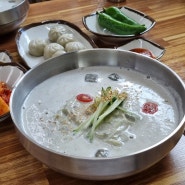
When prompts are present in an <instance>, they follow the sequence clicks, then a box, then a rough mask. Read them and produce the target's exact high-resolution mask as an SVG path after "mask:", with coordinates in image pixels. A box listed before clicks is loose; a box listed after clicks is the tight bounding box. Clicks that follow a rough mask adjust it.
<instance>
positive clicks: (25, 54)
mask: <svg viewBox="0 0 185 185" xmlns="http://www.w3.org/2000/svg"><path fill="white" fill-rule="evenodd" d="M59 24H61V25H63V26H64V27H65V28H66V29H67V30H69V32H71V33H73V34H74V36H75V38H76V40H78V41H80V42H82V43H83V45H84V46H85V48H87V49H92V48H94V47H96V45H95V44H94V42H93V41H92V40H91V39H90V38H89V37H88V36H87V35H86V34H85V33H83V32H82V31H81V30H80V29H79V28H78V27H77V26H75V25H74V24H72V23H69V22H67V21H63V20H53V21H43V22H39V23H33V24H30V25H27V26H25V27H22V28H21V29H19V30H18V33H17V35H16V44H17V48H18V52H19V54H20V56H21V57H22V59H23V60H24V61H25V63H26V64H27V66H28V67H30V68H33V67H34V66H36V65H38V64H40V63H42V62H44V61H45V59H44V57H34V56H31V55H30V54H29V49H28V45H29V42H30V41H31V40H33V39H38V38H39V39H45V40H46V39H48V32H49V30H50V28H51V27H53V26H55V25H59Z"/></svg>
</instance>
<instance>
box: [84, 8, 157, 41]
mask: <svg viewBox="0 0 185 185" xmlns="http://www.w3.org/2000/svg"><path fill="white" fill-rule="evenodd" d="M119 8H120V10H121V11H122V12H123V13H124V14H125V15H127V16H128V17H130V18H131V19H133V20H135V21H136V22H138V23H139V24H144V25H145V26H146V28H147V29H146V30H145V31H144V32H142V33H140V34H139V35H142V34H144V33H146V32H148V31H149V30H150V29H151V28H152V27H153V26H154V25H155V23H156V22H155V20H154V19H153V18H151V17H150V16H148V15H146V14H144V13H142V12H139V11H137V10H134V9H131V8H128V7H119ZM102 11H103V10H102ZM102 11H100V12H102ZM97 18H98V14H97V13H93V14H90V15H86V16H84V17H83V24H84V26H85V27H86V29H87V30H88V31H90V32H92V33H93V34H95V35H96V36H100V37H104V38H106V39H109V38H111V37H113V38H114V39H116V40H115V41H117V40H118V39H119V40H121V39H122V40H123V39H128V38H129V39H131V38H134V37H136V36H138V35H116V34H114V33H111V32H109V31H107V30H105V29H103V28H102V27H101V26H99V24H98V21H97Z"/></svg>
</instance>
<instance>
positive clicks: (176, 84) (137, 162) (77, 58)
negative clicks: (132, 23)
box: [10, 49, 185, 180]
mask: <svg viewBox="0 0 185 185" xmlns="http://www.w3.org/2000/svg"><path fill="white" fill-rule="evenodd" d="M94 67H95V68H96V69H98V70H102V73H104V72H105V71H104V70H106V69H107V68H110V69H111V70H112V69H113V70H114V68H116V69H118V70H121V71H122V70H124V71H127V72H126V74H128V73H129V72H131V71H133V72H134V73H135V72H136V73H137V74H142V75H145V77H146V78H145V80H151V81H154V82H156V83H158V84H160V86H162V89H163V90H165V92H166V91H167V92H168V93H169V94H170V97H172V101H173V102H174V104H175V107H176V110H177V111H176V112H175V113H176V115H175V117H176V118H177V119H176V123H175V128H174V129H173V130H172V131H171V132H170V133H169V134H167V135H166V136H165V137H164V138H162V139H161V140H159V141H157V142H156V143H154V144H152V145H150V146H147V147H145V148H143V149H141V150H138V151H135V152H132V153H128V154H126V155H125V154H122V153H121V154H119V155H117V156H116V155H115V156H110V157H104V158H97V157H96V156H81V155H75V154H74V153H73V154H70V153H65V152H63V151H62V150H63V144H61V148H60V149H59V150H57V147H55V146H54V144H52V141H53V138H50V136H51V135H47V134H45V135H42V133H40V130H39V128H38V127H37V126H38V125H37V123H34V120H33V117H34V116H32V115H33V112H32V111H29V110H28V109H27V108H28V107H27V102H30V103H33V104H34V105H36V104H35V102H38V104H39V106H40V111H39V112H42V113H45V111H44V110H47V113H46V115H48V111H49V108H50V107H51V109H52V110H51V111H52V112H53V111H55V109H56V107H55V106H57V107H58V106H59V105H58V103H59V102H63V101H64V100H65V98H66V96H73V95H74V94H73V93H74V92H75V93H77V91H79V89H80V90H82V89H83V88H85V87H86V84H85V82H84V83H82V84H80V85H79V82H78V81H77V80H78V79H77V78H75V75H72V76H71V75H70V78H71V77H73V76H74V79H73V80H72V81H70V82H69V83H68V84H69V85H68V86H66V85H65V87H64V86H63V84H64V83H66V80H65V74H68V72H69V73H70V74H71V73H73V71H78V70H80V71H81V72H82V73H83V72H84V71H85V70H86V69H87V70H88V69H94ZM98 70H94V71H93V73H97V71H98ZM111 70H110V71H111ZM82 73H75V74H78V75H81V74H82ZM126 74H125V73H124V72H122V73H121V75H122V76H124V75H126ZM60 75H63V76H62V77H64V78H58V77H61V76H60ZM125 77H126V78H127V76H125ZM55 78H57V79H60V80H59V81H56V83H52V85H51V84H50V86H49V87H50V88H49V87H48V84H47V83H48V80H49V81H50V80H52V79H55ZM33 79H34V80H33ZM133 79H135V81H137V78H133ZM75 80H76V82H75ZM50 82H51V81H50ZM100 82H101V83H100ZM100 82H97V83H96V84H92V82H89V83H91V84H90V86H91V90H92V92H93V91H95V90H96V85H99V86H101V85H102V84H103V83H104V82H102V81H101V78H100ZM98 83H99V84H98ZM110 83H112V84H113V82H110ZM44 84H45V86H44ZM84 84H85V85H84ZM147 84H149V83H147ZM40 85H41V86H40ZM42 85H43V86H42ZM46 86H47V87H46ZM59 86H60V88H62V91H59V92H57V91H52V89H53V88H54V89H57V88H59ZM92 86H93V88H92ZM39 87H45V88H46V89H47V88H49V89H48V91H46V90H45V89H44V92H45V93H44V94H42V93H41V92H40V91H38V92H39V93H38V92H37V91H36V92H37V93H36V94H37V96H36V98H34V96H33V97H32V95H33V94H32V93H33V92H35V89H37V90H38V89H39ZM42 89H43V88H42ZM162 89H160V91H163V90H162ZM52 92H55V96H53V99H52V101H51V97H50V94H52ZM64 92H66V93H65V94H64ZM67 92H68V93H67ZM40 94H42V96H40ZM66 99H67V98H66ZM29 100H30V101H29ZM184 101H185V87H184V83H183V82H182V80H181V79H180V78H179V77H178V75H177V74H176V73H175V72H174V71H172V70H171V69H170V68H169V67H167V66H165V65H164V64H162V63H160V62H159V61H157V60H155V59H152V58H149V57H145V56H142V55H139V54H137V53H132V52H129V51H121V50H117V49H89V50H84V51H79V52H73V53H68V54H64V55H61V56H58V57H56V58H53V59H50V60H48V61H46V62H44V63H42V64H40V65H38V66H37V67H35V68H33V69H31V70H30V71H28V72H27V73H26V74H25V76H24V77H23V78H22V80H21V81H20V82H19V83H18V85H17V86H16V88H15V89H14V90H13V93H12V97H11V102H10V110H11V111H10V112H11V116H12V119H13V121H14V124H15V127H16V129H17V133H18V136H19V138H20V141H21V143H22V144H23V146H24V147H25V148H26V149H27V150H28V151H29V152H30V154H32V155H33V156H34V157H36V158H37V159H38V160H40V161H41V162H43V163H44V164H46V165H47V166H48V167H50V168H52V169H54V170H56V171H58V172H60V173H63V174H66V175H69V176H72V177H77V178H82V179H90V180H110V179H118V178H123V177H127V176H131V175H133V174H136V173H138V172H141V171H143V170H145V169H147V168H149V167H151V166H152V165H154V164H155V163H157V162H159V161H160V160H161V159H162V158H163V157H165V156H166V155H167V154H168V153H169V152H170V151H171V150H172V148H173V147H175V145H176V143H177V142H178V140H179V139H180V137H181V136H182V134H183V131H184V120H185V117H184V114H185V105H184V104H182V103H181V102H184ZM42 102H43V103H44V104H42ZM45 105H49V106H48V107H47V108H46V107H45ZM25 112H27V113H28V114H26V115H25V114H24V113H25ZM29 112H30V114H31V115H29ZM39 112H37V111H35V114H37V115H38V114H40V113H39ZM41 121H42V120H41ZM30 123H31V124H30ZM42 123H43V124H45V121H43V122H42ZM34 124H35V125H36V127H34V128H36V130H34V128H33V127H32V128H30V125H34ZM28 130H29V131H28ZM32 132H33V133H35V132H37V134H38V137H40V136H41V137H40V139H37V138H35V137H33V136H32ZM146 132H147V131H146ZM164 132H165V130H164ZM30 133H31V134H30ZM57 133H58V132H57ZM50 134H52V133H50ZM42 136H43V137H45V138H46V139H47V137H48V141H47V142H49V145H44V144H43V143H42V142H41V140H42V139H43V137H42ZM54 137H55V135H54ZM59 139H60V141H61V142H64V141H62V140H61V138H60V135H59V138H58V140H57V142H56V144H58V143H60V142H58V141H59ZM69 143H70V142H69ZM65 145H66V146H67V145H68V142H65ZM90 145H91V143H89V146H90ZM80 147H81V148H82V147H83V146H80V143H79V145H78V146H77V148H78V150H79V148H80ZM66 148H67V147H66ZM87 149H89V148H85V149H84V151H86V150H87Z"/></svg>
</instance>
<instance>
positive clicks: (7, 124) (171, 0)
mask: <svg viewBox="0 0 185 185" xmlns="http://www.w3.org/2000/svg"><path fill="white" fill-rule="evenodd" d="M109 5H114V6H125V5H126V6H129V7H131V8H134V9H137V10H140V11H142V12H145V13H146V14H148V15H150V16H151V17H153V18H154V19H155V20H156V21H157V24H156V25H155V27H154V28H153V29H152V30H151V31H150V32H148V33H146V34H145V35H144V37H145V38H147V39H150V40H152V41H154V42H157V43H158V44H160V45H162V46H164V47H165V48H166V52H165V55H164V56H163V57H162V58H161V62H163V63H165V64H167V65H168V66H169V67H171V68H172V69H173V70H174V71H176V72H177V73H178V74H179V75H180V77H181V78H182V79H183V80H185V72H184V69H185V1H184V0H168V1H166V0H155V1H151V0H139V1H138V0H127V1H126V2H123V3H117V4H113V3H110V2H108V1H106V0H104V1H103V0H89V1H87V0H76V1H74V0H52V1H46V2H40V3H35V4H31V5H30V11H29V15H28V17H27V19H26V20H25V22H24V23H23V25H27V24H30V23H33V22H39V21H43V20H51V19H63V20H66V21H70V22H72V23H74V24H76V25H78V26H79V27H80V28H81V29H82V30H83V31H84V32H85V33H87V34H88V35H89V36H90V37H91V38H92V39H93V38H94V37H93V35H92V34H90V33H89V32H88V31H87V30H85V28H84V26H83V24H82V16H84V15H86V14H89V13H91V12H94V11H95V10H97V8H101V7H103V6H109ZM15 34H16V32H14V33H11V34H9V35H7V36H5V37H3V38H0V49H7V50H8V51H9V52H10V53H11V54H12V56H13V58H14V60H15V62H22V60H21V58H20V56H19V55H18V52H17V48H16V44H15ZM96 44H97V45H98V46H99V47H107V46H105V45H102V44H100V42H99V41H97V40H96ZM0 184H1V185H23V184H26V185H29V184H30V185H33V184H35V185H39V184H42V185H48V184H50V185H59V184H62V185H69V184H70V185H95V184H96V185H98V184H101V185H105V184H106V185H118V184H119V185H124V184H129V185H136V184H137V185H147V184H148V185H170V184H171V185H172V184H174V185H184V184H185V137H184V136H182V137H181V139H180V141H179V143H178V144H177V145H176V146H175V148H174V149H173V150H172V151H171V152H170V153H169V154H168V155H167V156H166V157H165V158H164V159H162V160H161V161H160V162H159V163H157V164H156V165H154V166H153V167H151V168H150V169H148V170H146V171H144V172H141V173H140V174H137V175H134V176H132V177H127V178H124V179H119V180H112V181H102V182H96V181H86V180H79V179H74V178H71V177H67V176H64V175H62V174H59V173H56V172H55V171H53V170H51V169H48V168H47V167H46V166H44V165H43V164H42V163H40V162H39V161H38V160H36V159H35V158H34V157H32V156H31V155H30V154H29V153H28V152H27V151H26V150H25V149H24V148H23V147H22V145H21V144H20V142H19V140H18V138H17V136H16V133H15V130H14V126H13V123H12V120H11V118H9V119H8V120H6V121H4V122H1V123H0Z"/></svg>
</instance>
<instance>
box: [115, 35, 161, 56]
mask: <svg viewBox="0 0 185 185" xmlns="http://www.w3.org/2000/svg"><path fill="white" fill-rule="evenodd" d="M135 48H143V49H147V50H149V51H150V52H151V53H152V54H153V56H154V57H155V59H159V58H161V57H162V56H163V55H164V53H165V48H164V47H162V46H160V45H159V44H157V43H155V42H152V41H150V40H147V39H144V38H142V37H140V38H138V39H134V40H131V41H129V42H127V43H126V44H125V45H122V46H119V47H117V49H121V50H128V51H130V50H131V49H135Z"/></svg>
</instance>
